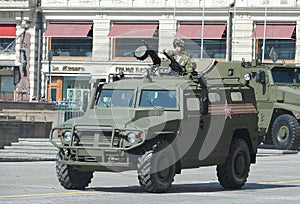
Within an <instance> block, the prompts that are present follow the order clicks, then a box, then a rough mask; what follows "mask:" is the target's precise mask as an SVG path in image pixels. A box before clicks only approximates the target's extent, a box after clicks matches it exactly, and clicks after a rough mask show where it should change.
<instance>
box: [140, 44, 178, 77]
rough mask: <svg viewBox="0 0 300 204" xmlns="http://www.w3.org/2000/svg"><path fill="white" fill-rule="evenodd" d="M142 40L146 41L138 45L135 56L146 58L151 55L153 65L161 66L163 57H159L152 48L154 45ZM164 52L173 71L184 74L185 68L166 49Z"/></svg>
mask: <svg viewBox="0 0 300 204" xmlns="http://www.w3.org/2000/svg"><path fill="white" fill-rule="evenodd" d="M142 42H143V43H144V46H140V47H138V48H137V49H136V50H135V52H134V56H135V57H136V58H137V59H138V60H145V59H146V58H147V57H148V56H149V55H150V57H151V59H152V62H153V66H154V67H159V66H160V64H161V59H160V58H159V56H158V55H157V53H156V52H155V51H154V50H153V49H152V47H150V46H149V45H148V44H147V42H145V41H144V40H143V41H142ZM163 54H164V55H165V56H166V57H167V58H168V59H169V60H170V65H169V66H170V67H171V69H172V71H174V72H176V73H178V74H180V75H182V74H184V69H183V68H182V67H181V66H180V64H179V63H178V62H177V61H176V60H175V59H174V58H173V57H172V56H170V55H169V54H168V53H166V52H165V51H163Z"/></svg>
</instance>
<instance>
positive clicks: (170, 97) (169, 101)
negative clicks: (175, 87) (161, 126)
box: [140, 90, 177, 108]
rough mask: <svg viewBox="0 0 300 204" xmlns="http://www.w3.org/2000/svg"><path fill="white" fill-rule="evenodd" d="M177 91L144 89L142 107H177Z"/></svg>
mask: <svg viewBox="0 0 300 204" xmlns="http://www.w3.org/2000/svg"><path fill="white" fill-rule="evenodd" d="M176 101H177V100H176V91H172V90H142V93H141V99H140V107H162V108H176Z"/></svg>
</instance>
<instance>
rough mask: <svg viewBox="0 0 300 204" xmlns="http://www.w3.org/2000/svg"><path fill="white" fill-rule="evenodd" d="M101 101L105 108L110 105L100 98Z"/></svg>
mask: <svg viewBox="0 0 300 204" xmlns="http://www.w3.org/2000/svg"><path fill="white" fill-rule="evenodd" d="M101 102H102V103H103V104H104V105H105V107H106V108H108V107H110V106H111V105H110V104H108V103H107V102H105V101H104V100H103V99H102V100H101Z"/></svg>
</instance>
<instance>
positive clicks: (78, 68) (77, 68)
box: [52, 65, 85, 72]
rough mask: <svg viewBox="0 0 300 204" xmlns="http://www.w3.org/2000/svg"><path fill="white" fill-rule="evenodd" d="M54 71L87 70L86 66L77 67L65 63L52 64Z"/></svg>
mask: <svg viewBox="0 0 300 204" xmlns="http://www.w3.org/2000/svg"><path fill="white" fill-rule="evenodd" d="M52 71H54V72H59V71H64V72H68V71H69V72H79V71H85V69H84V67H80V66H78V67H76V66H74V67H73V66H68V65H64V66H61V67H60V66H52Z"/></svg>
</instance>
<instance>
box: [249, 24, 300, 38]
mask: <svg viewBox="0 0 300 204" xmlns="http://www.w3.org/2000/svg"><path fill="white" fill-rule="evenodd" d="M295 28H296V26H295V25H271V24H269V25H266V38H268V39H291V38H292V36H293V33H294V31H295ZM252 37H253V38H264V25H263V24H257V25H256V27H255V29H254V31H253V33H252Z"/></svg>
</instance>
